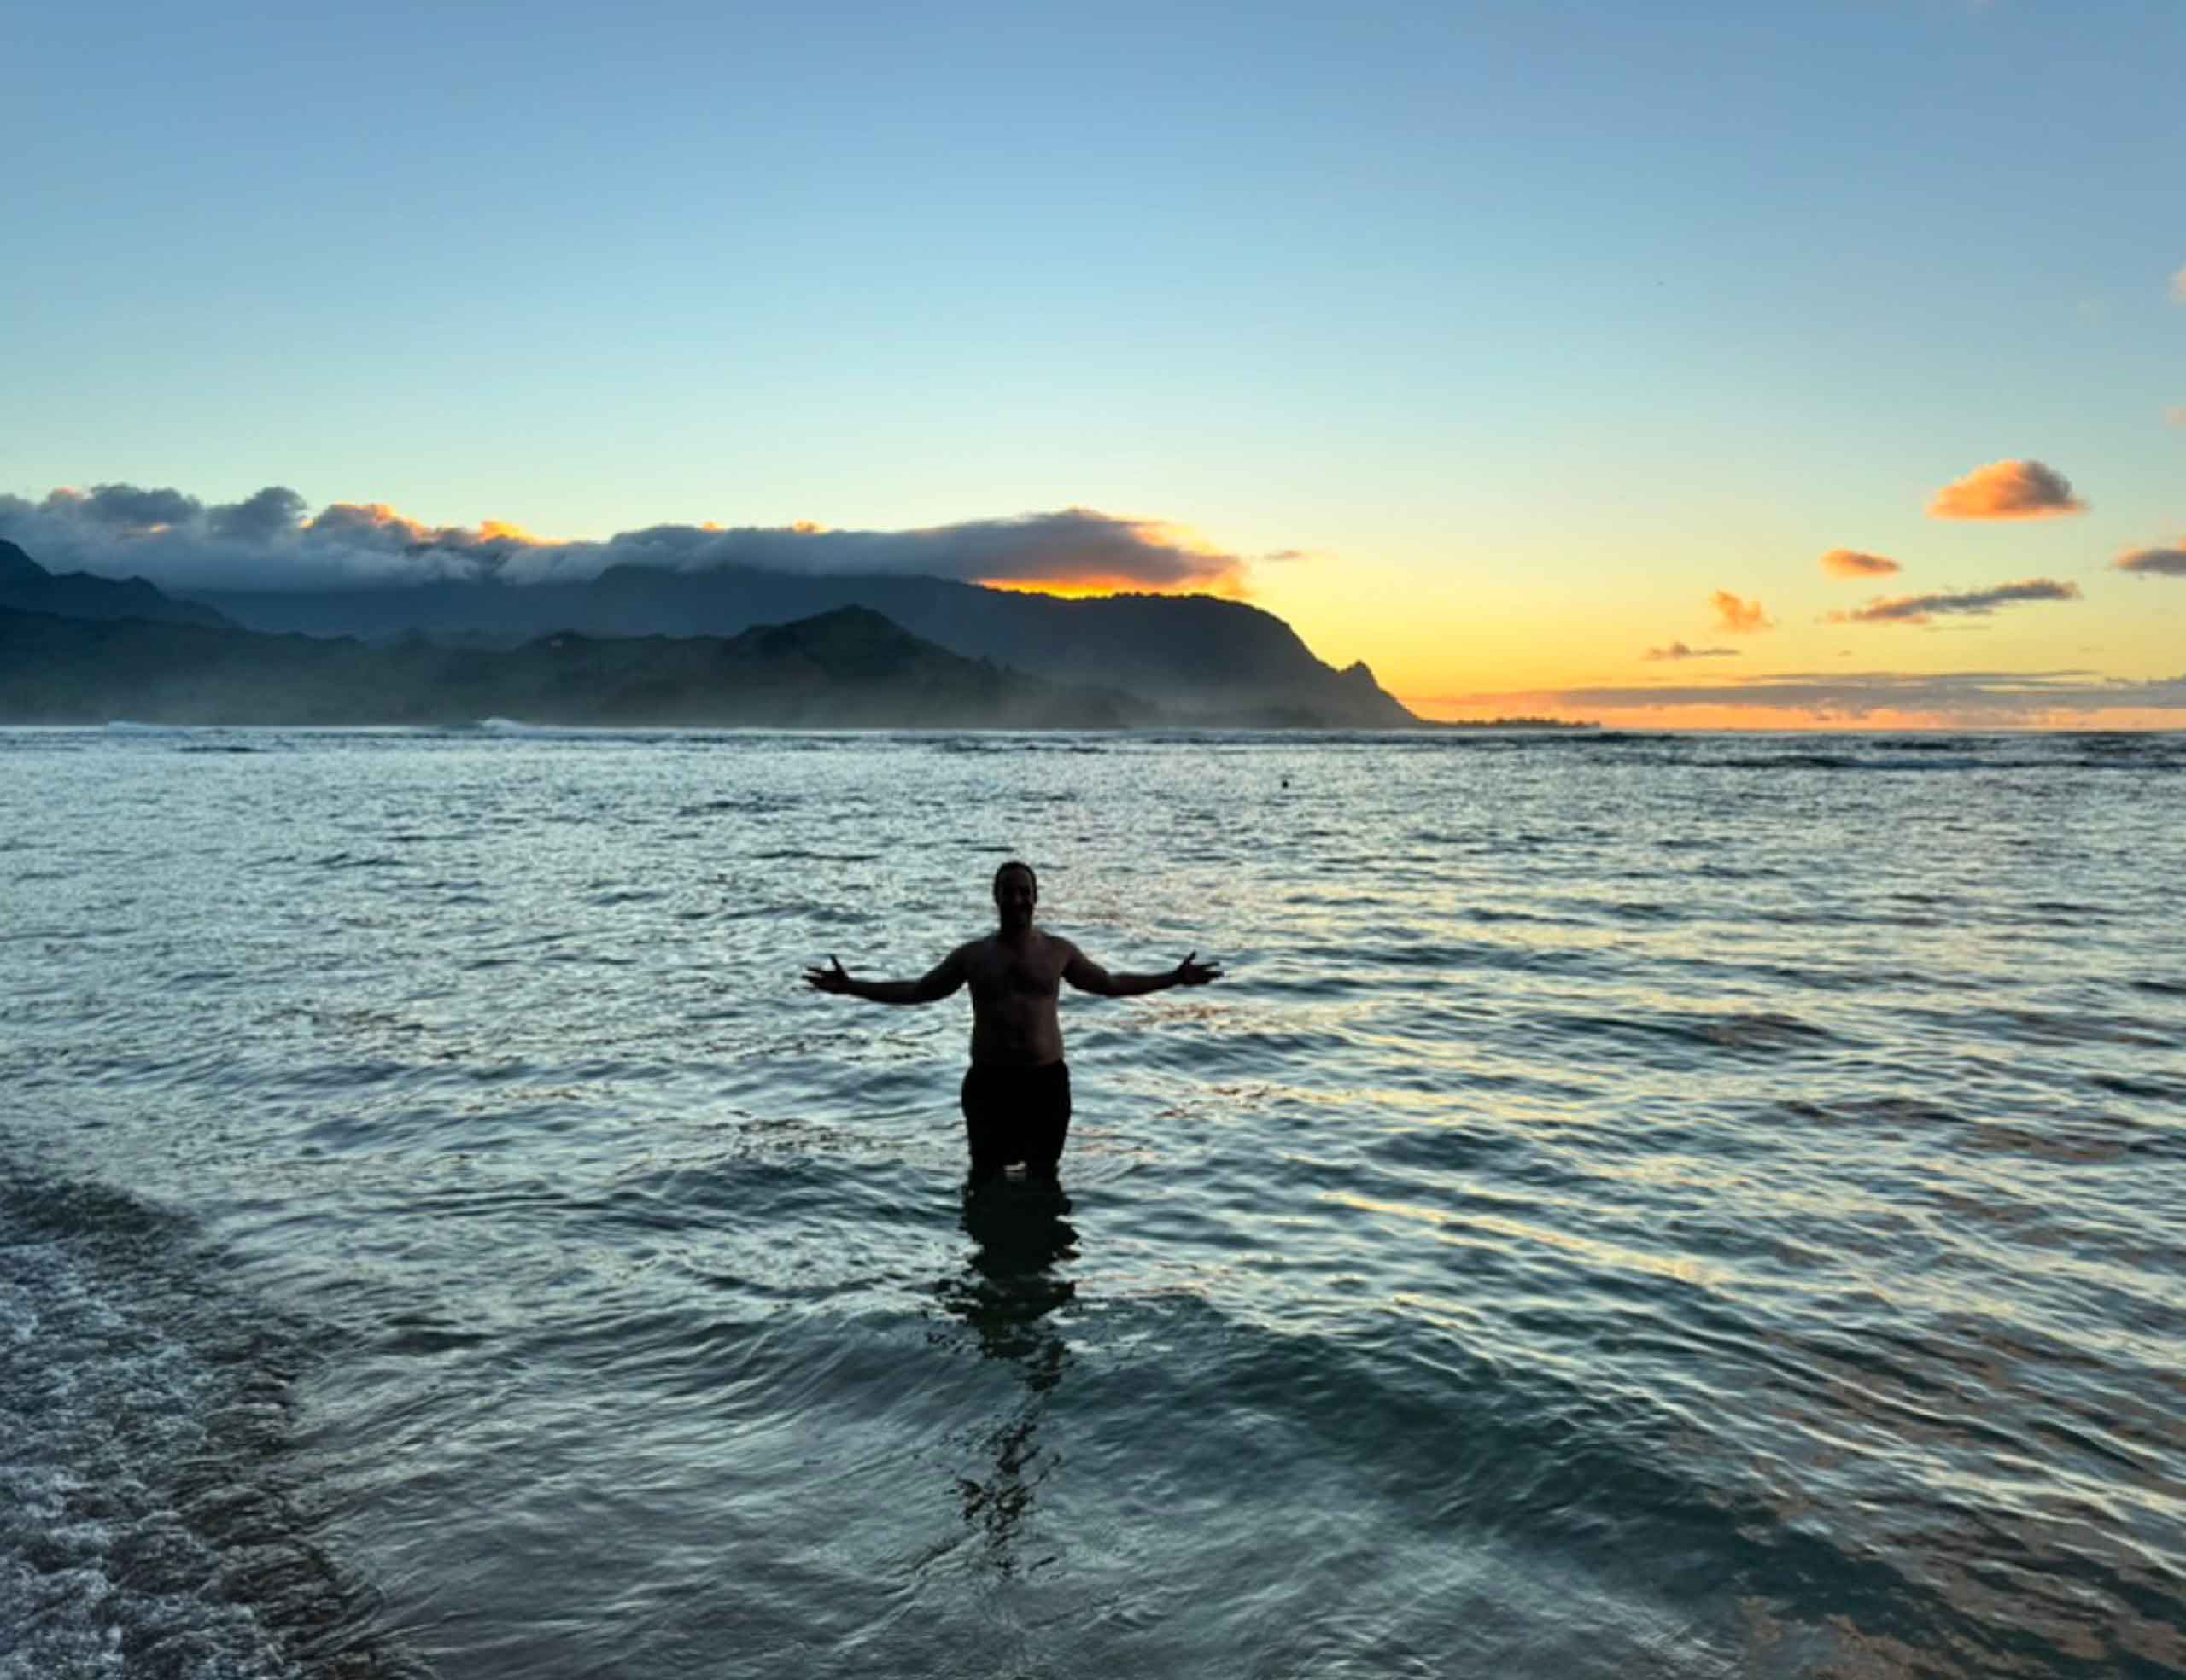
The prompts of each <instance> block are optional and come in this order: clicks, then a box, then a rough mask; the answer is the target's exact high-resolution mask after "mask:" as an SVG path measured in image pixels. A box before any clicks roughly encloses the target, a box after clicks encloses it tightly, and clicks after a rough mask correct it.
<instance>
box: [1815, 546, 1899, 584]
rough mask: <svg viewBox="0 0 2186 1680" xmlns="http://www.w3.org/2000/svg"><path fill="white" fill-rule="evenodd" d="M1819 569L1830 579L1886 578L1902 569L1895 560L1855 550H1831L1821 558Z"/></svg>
mask: <svg viewBox="0 0 2186 1680" xmlns="http://www.w3.org/2000/svg"><path fill="white" fill-rule="evenodd" d="M1821 569H1822V570H1824V571H1825V572H1827V573H1828V574H1829V575H1831V576H1832V577H1841V578H1859V577H1887V576H1889V575H1891V573H1892V572H1895V571H1898V570H1900V569H1901V568H1900V567H1899V565H1898V563H1897V562H1896V561H1895V560H1887V559H1885V558H1884V557H1882V556H1881V555H1879V554H1862V553H1861V552H1860V551H1859V550H1858V549H1856V548H1832V549H1831V550H1830V551H1829V552H1828V553H1827V554H1825V555H1823V556H1822V557H1821Z"/></svg>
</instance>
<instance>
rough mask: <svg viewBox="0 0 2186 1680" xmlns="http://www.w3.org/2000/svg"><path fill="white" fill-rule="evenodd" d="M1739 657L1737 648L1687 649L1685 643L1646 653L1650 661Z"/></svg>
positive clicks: (1650, 649) (1674, 643) (1676, 643)
mask: <svg viewBox="0 0 2186 1680" xmlns="http://www.w3.org/2000/svg"><path fill="white" fill-rule="evenodd" d="M1646 656H1647V657H1648V658H1650V659H1735V658H1737V657H1738V656H1739V650H1737V649H1736V648H1697V647H1687V646H1686V645H1685V644H1684V643H1683V642H1672V643H1671V644H1670V645H1669V646H1668V647H1658V648H1649V649H1648V650H1647V653H1646Z"/></svg>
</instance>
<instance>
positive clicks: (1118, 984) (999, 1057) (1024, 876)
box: [804, 860, 1222, 1181]
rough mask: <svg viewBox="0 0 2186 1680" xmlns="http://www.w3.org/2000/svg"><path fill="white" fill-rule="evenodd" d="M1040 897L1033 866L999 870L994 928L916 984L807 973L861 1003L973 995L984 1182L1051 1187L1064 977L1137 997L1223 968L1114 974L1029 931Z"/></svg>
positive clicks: (970, 1124)
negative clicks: (1015, 1177) (1014, 1176)
mask: <svg viewBox="0 0 2186 1680" xmlns="http://www.w3.org/2000/svg"><path fill="white" fill-rule="evenodd" d="M1039 901H1040V883H1039V878H1037V876H1035V875H1034V874H1033V873H1032V865H1030V864H1027V863H1019V862H1016V861H1014V860H1013V861H1011V862H1008V863H1005V864H1003V865H1002V867H1001V868H999V869H997V870H996V871H995V872H994V908H995V915H996V918H997V920H998V921H999V923H1000V925H999V926H998V927H997V928H996V930H994V931H993V932H992V933H991V934H989V935H987V936H986V937H985V938H984V939H974V940H972V941H970V942H967V943H965V944H962V945H959V946H958V947H957V948H956V949H955V950H953V951H951V952H950V954H948V955H947V956H945V957H944V958H943V959H942V960H940V962H939V963H938V964H937V965H935V966H934V967H933V968H932V970H930V971H928V972H927V973H926V974H925V975H924V976H922V977H921V978H919V979H916V980H854V979H852V978H851V977H850V976H849V975H848V974H845V972H844V971H843V965H842V964H841V963H839V962H838V961H836V960H835V959H834V958H833V957H832V956H830V957H829V958H828V959H827V963H828V966H827V967H826V968H808V969H806V970H805V971H804V980H805V983H806V984H807V985H809V986H810V987H812V988H813V989H815V990H817V991H822V992H833V993H839V994H840V995H844V996H845V997H856V998H863V999H864V1000H866V1001H867V1002H868V1003H934V1002H938V1001H939V1000H941V999H943V998H945V997H947V996H948V995H950V993H952V992H954V991H956V989H957V988H959V987H960V986H966V985H968V986H969V987H971V989H972V1065H971V1069H970V1070H969V1071H968V1072H967V1073H966V1074H965V1076H964V1088H963V1096H962V1101H963V1106H964V1137H965V1140H966V1141H967V1143H968V1144H969V1145H970V1146H971V1152H972V1176H973V1179H975V1180H976V1179H983V1178H988V1177H991V1176H992V1175H995V1174H997V1173H999V1172H1000V1171H1002V1169H1003V1168H1005V1167H1007V1166H1008V1164H1010V1163H1011V1162H1013V1161H1022V1162H1023V1163H1024V1164H1025V1169H1026V1173H1027V1174H1028V1175H1031V1176H1032V1177H1034V1178H1037V1179H1043V1180H1049V1181H1052V1180H1053V1179H1054V1178H1055V1164H1056V1163H1057V1162H1058V1161H1060V1160H1061V1158H1062V1144H1063V1139H1064V1137H1065V1135H1067V1133H1068V1132H1069V1130H1070V1070H1069V1069H1068V1068H1067V1067H1066V1066H1065V1065H1063V1059H1062V1023H1061V1021H1059V1020H1058V1019H1057V1018H1055V999H1056V995H1057V994H1058V993H1059V992H1060V991H1061V983H1062V982H1063V981H1065V980H1067V981H1069V982H1070V983H1071V984H1072V985H1073V986H1075V987H1076V988H1077V989H1078V990H1079V991H1081V992H1090V993H1092V994H1093V995H1095V996H1096V997H1138V996H1141V995H1144V994H1145V993H1148V992H1159V991H1165V990H1166V989H1168V988H1169V987H1171V986H1204V985H1206V984H1207V982H1208V981H1210V980H1219V979H1220V978H1221V977H1222V969H1221V966H1220V965H1219V964H1216V963H1203V962H1201V961H1199V960H1198V957H1199V953H1198V952H1196V951H1195V952H1193V953H1192V954H1191V955H1189V956H1188V957H1186V958H1185V959H1184V960H1183V961H1182V962H1180V963H1178V965H1176V966H1175V967H1174V968H1172V969H1170V970H1169V971H1166V973H1162V974H1111V973H1109V972H1108V970H1106V969H1105V968H1102V966H1101V965H1100V964H1098V963H1096V962H1095V961H1094V960H1092V959H1091V958H1090V957H1088V956H1087V955H1086V954H1085V953H1084V952H1083V951H1081V950H1079V949H1078V947H1077V946H1075V945H1073V944H1072V943H1071V942H1070V941H1069V940H1067V939H1062V938H1059V937H1058V936H1055V935H1054V934H1052V933H1043V932H1041V931H1040V930H1039V929H1038V928H1037V927H1035V926H1034V925H1032V911H1033V909H1034V907H1036V906H1037V904H1038V903H1039Z"/></svg>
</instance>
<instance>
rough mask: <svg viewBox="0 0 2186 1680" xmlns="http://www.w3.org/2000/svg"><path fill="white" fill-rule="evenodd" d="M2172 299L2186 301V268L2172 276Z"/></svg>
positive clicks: (2173, 300) (2176, 301)
mask: <svg viewBox="0 0 2186 1680" xmlns="http://www.w3.org/2000/svg"><path fill="white" fill-rule="evenodd" d="M2171 301H2172V302H2173V303H2186V268H2182V269H2180V270H2179V271H2178V272H2177V273H2176V274H2174V275H2172V276H2171Z"/></svg>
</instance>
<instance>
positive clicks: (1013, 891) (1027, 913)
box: [994, 858, 1040, 928]
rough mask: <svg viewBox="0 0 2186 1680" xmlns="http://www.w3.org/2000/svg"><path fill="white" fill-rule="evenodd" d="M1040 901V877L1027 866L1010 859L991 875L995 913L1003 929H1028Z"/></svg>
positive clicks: (1030, 866) (1029, 865)
mask: <svg viewBox="0 0 2186 1680" xmlns="http://www.w3.org/2000/svg"><path fill="white" fill-rule="evenodd" d="M1039 901H1040V878H1039V877H1038V876H1037V875H1035V874H1034V873H1033V872H1032V865H1031V864H1029V863H1020V862H1019V861H1018V860H1016V859H1015V858H1012V859H1011V860H1009V861H1008V863H1005V864H1004V865H1002V867H1001V868H999V869H997V870H996V871H995V872H994V907H995V913H996V914H997V915H998V916H1000V917H1001V918H1002V926H1004V927H1006V928H1012V927H1020V928H1021V927H1030V926H1031V925H1032V909H1033V907H1034V906H1035V905H1037V904H1038V903H1039Z"/></svg>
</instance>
